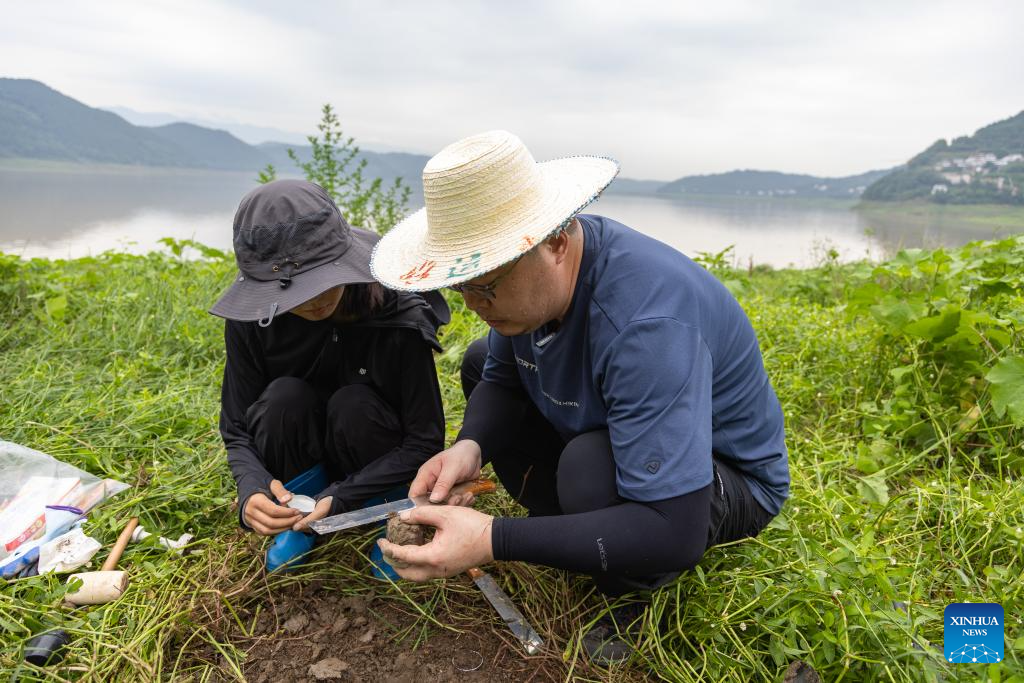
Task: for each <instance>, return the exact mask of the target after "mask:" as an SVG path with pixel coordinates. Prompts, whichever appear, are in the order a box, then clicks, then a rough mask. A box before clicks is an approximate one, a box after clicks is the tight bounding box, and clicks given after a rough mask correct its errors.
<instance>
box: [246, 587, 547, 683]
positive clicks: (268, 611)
mask: <svg viewBox="0 0 1024 683" xmlns="http://www.w3.org/2000/svg"><path fill="white" fill-rule="evenodd" d="M459 599H465V598H463V597H461V596H456V600H459ZM480 599H481V600H482V599H483V598H482V597H480ZM448 608H449V609H452V608H454V609H458V605H457V604H455V605H449V606H448ZM254 614H255V621H253V619H254V616H253V615H254ZM437 618H438V621H439V622H441V623H445V619H444V618H443V617H442V616H440V615H439V616H438V617H437ZM245 621H246V622H247V623H248V624H252V625H253V628H252V633H251V635H245V634H241V633H236V634H233V637H232V640H233V641H234V642H236V643H237V644H239V645H242V644H245V643H248V647H246V650H247V652H248V655H247V657H246V660H245V662H244V664H243V666H242V671H243V673H244V674H245V677H246V679H248V680H250V681H253V682H254V683H270V682H271V681H275V682H276V681H282V680H284V681H394V682H395V683H422V682H423V681H432V682H433V681H439V682H442V683H443V682H445V681H452V682H453V683H454V682H456V681H457V682H458V683H473V682H477V681H549V680H558V677H557V676H556V675H555V672H554V671H553V670H549V669H550V662H545V661H544V659H543V658H527V657H526V656H525V655H523V654H521V651H520V650H519V649H518V648H517V647H516V645H515V642H514V641H512V642H509V641H508V640H506V639H505V638H503V636H502V635H500V634H499V633H498V632H497V631H496V630H495V627H497V628H501V629H503V628H504V625H503V624H502V623H501V622H500V620H498V618H497V616H495V620H494V621H495V623H494V624H486V625H485V624H478V625H474V626H473V627H472V628H465V627H464V626H460V630H461V632H454V631H450V630H447V629H444V628H441V627H439V626H437V625H436V624H433V623H431V622H429V621H428V620H426V619H424V618H423V617H422V616H421V615H419V614H418V613H417V612H416V610H415V609H414V608H413V607H412V606H411V605H409V604H408V603H407V602H405V601H403V600H401V599H400V598H396V597H395V596H393V595H388V596H375V595H372V594H371V595H347V596H346V595H343V594H341V593H340V592H339V591H337V590H336V589H331V588H326V587H323V586H320V587H315V586H308V585H307V586H289V587H287V588H283V589H280V590H279V591H278V592H277V594H276V595H275V599H274V602H273V603H272V604H270V603H264V604H263V605H261V606H260V609H259V610H255V609H254V610H253V611H251V612H249V614H248V616H247V617H246V618H245ZM509 640H511V637H510V636H509Z"/></svg>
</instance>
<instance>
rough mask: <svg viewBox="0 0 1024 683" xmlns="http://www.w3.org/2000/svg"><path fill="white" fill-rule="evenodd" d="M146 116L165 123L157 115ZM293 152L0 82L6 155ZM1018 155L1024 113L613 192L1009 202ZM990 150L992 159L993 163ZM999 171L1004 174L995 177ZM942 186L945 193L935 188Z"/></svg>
mask: <svg viewBox="0 0 1024 683" xmlns="http://www.w3.org/2000/svg"><path fill="white" fill-rule="evenodd" d="M122 111H123V112H124V113H126V114H128V115H130V116H132V117H133V118H135V119H136V120H137V121H138V120H143V118H144V117H145V115H142V114H140V113H138V112H131V110H122ZM154 116H155V117H157V118H153V117H154ZM147 120H150V121H153V122H156V121H160V120H165V119H163V117H161V116H160V115H151V116H150V118H149V119H147ZM250 128H252V130H253V131H256V130H257V128H256V127H250ZM267 130H268V129H263V131H264V132H265V131H267ZM289 148H291V149H294V150H295V151H296V153H297V154H298V155H299V157H300V158H301V159H308V158H309V156H310V148H309V147H308V146H306V145H295V144H288V143H284V142H264V143H261V144H255V145H253V144H249V143H246V142H243V141H242V140H240V139H239V138H238V137H236V136H235V135H232V134H231V133H229V132H227V131H225V130H219V129H216V128H209V127H206V126H200V125H197V124H195V123H184V122H169V123H163V124H162V125H153V126H144V125H135V124H133V123H129V122H128V121H127V120H125V118H123V117H122V116H119V115H118V114H116V113H114V112H112V111H107V110H103V109H96V108H94V107H90V106H87V105H85V104H83V103H81V102H79V101H77V100H75V99H72V98H70V97H68V96H66V95H63V94H61V93H59V92H57V91H56V90H54V89H52V88H50V87H48V86H47V85H45V84H43V83H40V82H39V81H33V80H25V79H14V78H0V158H2V157H13V158H28V159H50V160H62V161H72V162H83V163H109V164H129V165H140V166H165V167H179V168H199V169H214V170H230V171H245V172H250V173H252V174H253V176H254V177H255V175H256V173H257V172H258V171H259V170H260V169H262V168H263V167H265V166H266V165H267V164H273V165H274V166H275V167H276V168H277V169H278V171H279V172H281V173H282V174H285V175H289V174H297V173H298V169H297V168H296V167H295V165H294V164H293V162H292V161H291V159H290V158H289V157H288V149H289ZM1020 152H1024V112H1022V113H1021V114H1019V115H1017V116H1016V117H1014V118H1012V119H1007V120H1006V121H1001V122H999V123H996V124H993V125H991V126H987V127H986V128H983V129H981V130H979V131H978V132H977V133H976V134H975V135H974V136H973V137H963V138H957V139H956V140H954V141H953V143H952V144H947V143H946V142H945V141H944V140H940V141H939V142H937V143H935V144H934V145H932V146H931V147H930V148H928V149H927V150H925V151H924V152H922V153H921V154H919V155H918V156H916V157H914V158H913V159H911V160H910V162H908V164H907V165H905V166H902V167H899V168H897V169H888V170H878V171H869V172H867V173H862V174H859V175H854V176H847V177H842V178H826V177H818V176H810V175H801V174H793V173H781V172H777V171H754V170H737V171H730V172H728V173H717V174H712V175H694V176H686V177H683V178H679V179H678V180H674V181H672V182H667V183H666V182H664V181H660V180H635V179H632V178H619V179H618V180H616V182H614V183H612V185H611V187H610V188H609V192H611V193H615V194H642V195H655V196H662V197H678V196H687V195H690V196H692V195H727V196H737V195H739V196H751V197H773V198H774V197H832V198H834V197H844V198H857V197H860V196H861V195H862V193H863V194H864V197H865V198H871V199H879V200H886V199H909V198H919V197H923V198H930V199H932V200H933V201H949V200H957V198H960V197H962V196H964V195H965V194H966V193H967V192H968V191H969V190H968V186H969V185H971V180H969V179H965V178H964V177H965V174H967V175H971V177H974V176H977V178H978V182H977V183H975V184H974V185H973V188H972V189H973V191H974V192H975V194H976V195H978V196H984V197H989V199H987V201H1010V200H1014V199H1016V198H1018V197H1019V196H1020V194H1019V192H1018V190H1019V188H1020V186H1021V184H1022V183H1021V181H1022V180H1024V178H1019V177H1018V175H1017V174H1019V173H1022V172H1024V164H1021V165H1020V166H1021V168H1018V167H1017V166H1016V165H1014V164H1016V163H1017V161H1016V160H1015V157H1014V156H1013V155H1014V154H1018V153H1020ZM984 154H989V155H990V156H992V157H993V158H992V159H988V157H985V156H984ZM972 155H974V157H975V158H973V159H971V161H974V162H979V161H983V163H987V164H1003V166H996V165H990V167H989V168H988V170H987V171H985V170H984V169H981V168H979V170H977V171H971V172H970V173H967V172H966V171H964V166H963V163H962V162H963V160H964V159H966V158H968V157H971V156H972ZM978 155H981V156H978ZM361 156H362V157H363V158H365V159H366V161H367V169H366V175H367V176H369V177H380V178H383V179H384V180H385V181H386V182H389V181H391V180H392V179H394V178H396V177H402V178H404V179H405V180H406V182H407V183H408V184H409V185H410V186H411V187H412V188H413V191H414V200H415V199H416V198H417V197H418V196H419V194H420V182H419V177H420V173H421V172H422V170H423V166H424V165H425V164H426V162H427V161H428V157H427V156H424V155H421V154H406V153H402V152H372V151H368V150H363V151H362V152H361ZM1007 158H1009V161H1007ZM1004 162H1005V163H1004ZM1007 165H1009V168H1008V169H1007V168H1005V167H1006V166H1007ZM995 169H1001V170H1000V171H999V173H992V172H990V171H994V170H995ZM954 173H956V174H958V176H959V178H960V181H959V182H958V181H955V180H952V177H953V175H954ZM997 178H1003V180H1002V181H999V180H997ZM941 185H945V187H946V189H945V190H942V189H936V187H937V186H941ZM958 186H962V187H958ZM979 191H983V192H980V193H979ZM1015 192H1017V194H1015ZM986 193H987V194H986Z"/></svg>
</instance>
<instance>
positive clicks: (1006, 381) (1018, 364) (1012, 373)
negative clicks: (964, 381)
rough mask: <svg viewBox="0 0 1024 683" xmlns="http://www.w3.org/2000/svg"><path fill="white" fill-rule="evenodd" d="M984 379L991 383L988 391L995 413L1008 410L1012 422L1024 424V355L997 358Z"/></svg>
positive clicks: (998, 413)
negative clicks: (996, 361) (997, 360)
mask: <svg viewBox="0 0 1024 683" xmlns="http://www.w3.org/2000/svg"><path fill="white" fill-rule="evenodd" d="M985 379H987V380H988V381H989V383H990V384H991V385H992V386H991V388H990V389H989V392H990V393H991V394H992V408H993V409H994V410H995V411H996V415H998V416H999V417H1002V416H1003V415H1005V414H1006V413H1007V412H1009V413H1010V419H1012V420H1013V422H1014V424H1017V425H1024V356H1011V357H1009V358H1001V359H999V362H998V363H996V364H995V367H993V368H992V369H991V370H990V371H989V373H988V374H987V375H985Z"/></svg>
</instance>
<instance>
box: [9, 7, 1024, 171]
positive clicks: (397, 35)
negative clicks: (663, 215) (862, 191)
mask: <svg viewBox="0 0 1024 683" xmlns="http://www.w3.org/2000/svg"><path fill="white" fill-rule="evenodd" d="M1022 28H1024V2H1021V0H1007V1H991V2H985V1H974V2H965V1H964V0H958V1H955V2H945V1H943V0H927V1H921V2H917V1H904V0H899V1H894V0H889V1H887V2H850V0H841V1H832V0H818V1H816V2H777V1H773V2H766V1H761V2H756V1H749V2H745V1H740V2H733V1H731V0H711V1H707V2H700V3H697V2H678V1H668V0H663V1H658V2H647V1H645V0H629V1H628V2H621V1H619V2H605V1H602V2H584V1H582V0H580V1H577V2H555V1H551V2H539V1H538V2H525V1H517V2H488V3H484V2H475V3H474V2H441V1H438V0H430V1H429V2H423V1H422V0H421V1H394V2H387V3H372V2H359V3H357V2H338V1H334V2H326V1H317V0H305V1H303V2H293V3H284V2H276V1H273V0H255V1H254V0H248V1H245V2H243V1H241V0H239V1H238V2H227V1H217V0H195V1H193V0H145V2H139V1H138V0H102V1H100V2H85V1H84V0H82V1H80V2H63V1H59V0H57V1H55V0H51V1H50V2H20V3H5V5H4V6H3V8H2V9H0V75H2V76H10V77H20V78H35V79H38V80H41V81H43V82H45V83H47V84H48V85H50V86H52V87H54V88H56V89H58V90H60V91H61V92H63V93H64V94H66V95H69V96H71V97H74V98H76V99H78V100H81V101H83V102H85V103H86V104H89V105H92V106H102V107H106V106H124V107H130V108H131V109H134V110H138V111H144V112H150V111H152V112H168V113H171V114H174V115H176V116H181V117H183V118H194V119H203V120H214V121H224V122H236V123H245V124H253V125H259V126H269V127H274V128H278V129H281V130H285V131H294V132H299V133H306V132H310V131H312V129H313V128H314V126H315V123H316V121H317V119H318V117H319V108H320V106H321V105H322V104H323V103H325V102H330V103H332V104H333V105H334V106H335V107H336V109H337V111H338V113H339V116H340V117H341V120H342V123H343V126H344V128H345V131H346V133H347V134H350V135H354V136H355V137H356V139H357V140H358V141H359V142H360V143H362V144H363V145H364V146H366V147H369V148H376V149H382V148H383V149H397V150H405V151H410V152H419V153H423V154H428V155H429V154H433V153H434V152H436V151H438V150H439V149H441V148H442V147H443V146H444V145H446V144H448V143H449V142H452V141H454V140H456V139H458V138H460V137H463V136H466V135H470V134H473V133H476V132H480V131H484V130H489V129H492V128H505V129H507V130H510V131H513V132H515V133H516V134H518V135H519V136H520V137H521V138H522V139H523V140H524V141H525V142H526V144H527V146H529V147H530V149H531V151H532V152H533V153H534V156H535V157H536V158H537V159H538V160H543V159H548V158H553V157H557V156H565V155H570V154H606V155H611V156H614V157H616V158H618V159H619V160H620V161H621V162H622V164H623V175H625V176H628V177H632V178H652V179H663V180H669V179H674V178H677V177H679V176H683V175H689V174H695V173H713V172H720V171H727V170H732V169H736V168H757V169H771V170H784V171H790V172H799V173H812V174H816V175H849V174H853V173H860V172H863V171H867V170H869V169H876V168H885V167H889V166H893V165H895V164H898V163H901V162H903V161H905V160H906V159H907V158H909V157H910V156H911V155H913V154H915V153H916V152H918V151H920V150H921V149H923V148H924V147H926V146H927V145H929V144H930V143H932V142H933V141H934V140H936V139H937V138H940V137H946V138H949V137H954V136H957V135H961V134H966V133H972V132H973V131H974V130H976V129H977V128H979V127H981V126H983V125H986V124H988V123H991V122H993V121H996V120H999V119H1004V118H1007V117H1009V116H1012V115H1014V114H1016V113H1018V112H1019V111H1021V110H1022V109H1024V51H1022V49H1021V45H1022V34H1021V31H1022Z"/></svg>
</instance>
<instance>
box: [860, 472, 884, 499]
mask: <svg viewBox="0 0 1024 683" xmlns="http://www.w3.org/2000/svg"><path fill="white" fill-rule="evenodd" d="M857 488H858V490H859V491H860V495H861V497H862V498H864V500H866V501H868V502H869V503H878V504H879V505H885V504H886V503H888V502H889V487H888V486H887V485H886V483H885V477H883V476H882V475H881V474H872V475H869V476H867V477H862V478H861V480H860V483H859V484H858V485H857Z"/></svg>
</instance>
